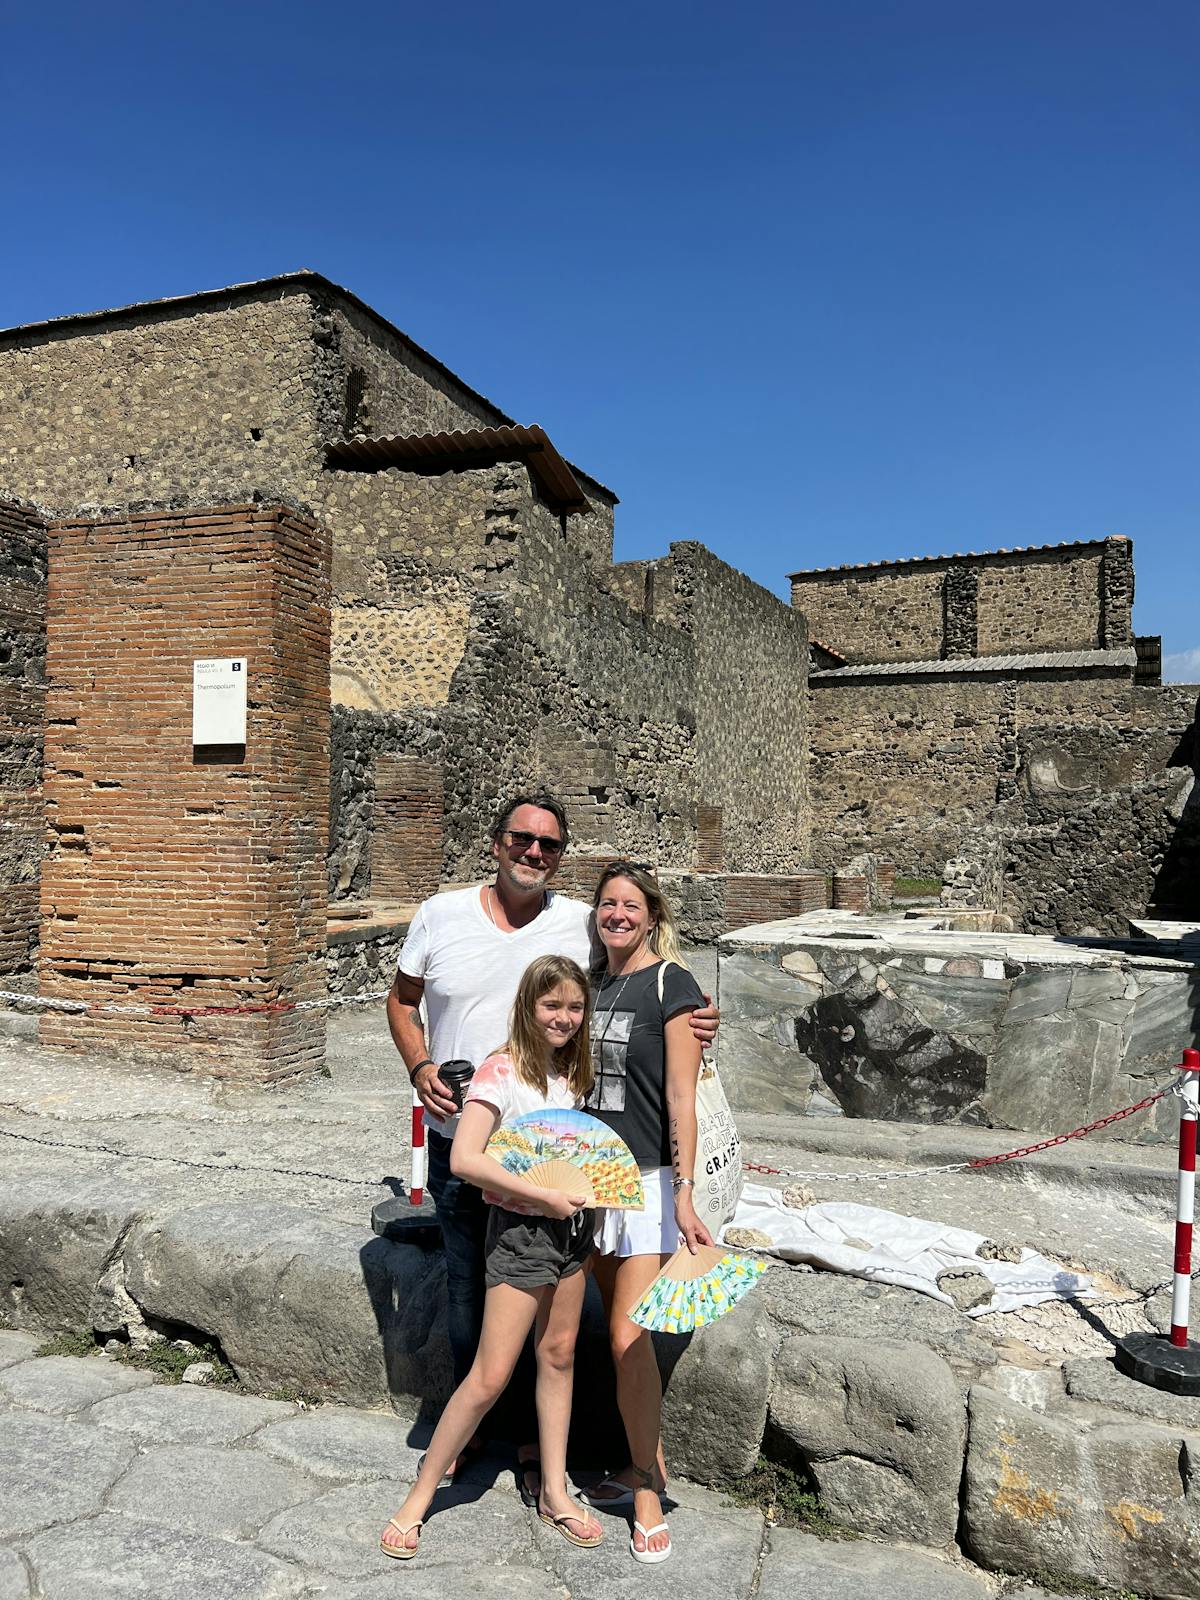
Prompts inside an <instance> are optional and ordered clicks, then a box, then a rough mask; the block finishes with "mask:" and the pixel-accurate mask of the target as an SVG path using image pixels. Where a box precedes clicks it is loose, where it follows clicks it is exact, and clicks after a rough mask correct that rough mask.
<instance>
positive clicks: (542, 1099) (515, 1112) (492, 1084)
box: [463, 1050, 582, 1217]
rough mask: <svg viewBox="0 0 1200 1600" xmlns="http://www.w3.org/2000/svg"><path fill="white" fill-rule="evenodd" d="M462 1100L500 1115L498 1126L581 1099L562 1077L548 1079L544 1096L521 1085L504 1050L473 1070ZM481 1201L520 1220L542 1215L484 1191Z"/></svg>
mask: <svg viewBox="0 0 1200 1600" xmlns="http://www.w3.org/2000/svg"><path fill="white" fill-rule="evenodd" d="M463 1099H464V1101H466V1100H482V1101H483V1103H484V1104H485V1105H489V1106H491V1107H492V1109H493V1110H494V1111H498V1112H499V1113H500V1123H505V1122H512V1121H514V1120H515V1119H516V1118H517V1117H523V1116H524V1115H525V1113H526V1112H527V1111H545V1110H547V1109H550V1108H553V1109H555V1110H559V1109H562V1110H578V1109H579V1107H580V1105H581V1104H582V1100H581V1097H580V1096H579V1095H575V1094H572V1093H571V1090H570V1088H569V1087H568V1085H567V1080H566V1079H565V1078H551V1079H550V1080H549V1082H548V1083H547V1085H546V1093H545V1094H542V1092H541V1090H540V1089H535V1088H533V1087H532V1086H531V1085H530V1084H528V1083H524V1082H522V1080H521V1079H520V1078H518V1077H517V1074H516V1070H515V1068H514V1067H513V1062H512V1057H511V1056H510V1055H509V1053H508V1051H507V1050H496V1051H494V1052H493V1054H491V1055H490V1056H488V1058H487V1060H486V1061H484V1062H483V1063H482V1064H481V1065H480V1066H478V1067H476V1069H475V1076H474V1077H473V1078H472V1079H471V1081H470V1083H468V1085H467V1089H466V1093H465V1095H464V1096H463ZM499 1125H500V1124H499V1123H498V1124H497V1126H499ZM483 1198H484V1199H485V1200H486V1201H487V1203H488V1205H490V1206H503V1207H504V1209H505V1210H506V1211H518V1212H520V1214H521V1215H522V1216H523V1217H537V1216H541V1215H543V1213H542V1212H540V1211H538V1209H537V1207H536V1206H527V1205H522V1204H521V1203H520V1202H518V1201H516V1200H510V1199H506V1198H505V1196H504V1195H502V1194H493V1193H491V1191H490V1190H488V1189H485V1190H484V1191H483Z"/></svg>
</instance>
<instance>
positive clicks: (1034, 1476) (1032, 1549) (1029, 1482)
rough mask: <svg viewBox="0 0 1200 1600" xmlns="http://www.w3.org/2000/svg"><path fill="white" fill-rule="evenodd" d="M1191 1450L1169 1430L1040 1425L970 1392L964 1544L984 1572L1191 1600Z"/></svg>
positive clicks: (1045, 1420)
mask: <svg viewBox="0 0 1200 1600" xmlns="http://www.w3.org/2000/svg"><path fill="white" fill-rule="evenodd" d="M1198 1451H1200V1439H1198V1438H1196V1437H1195V1436H1189V1435H1186V1434H1183V1433H1181V1432H1180V1431H1179V1430H1178V1429H1172V1428H1167V1427H1159V1426H1155V1425H1154V1424H1151V1423H1140V1422H1130V1423H1128V1424H1121V1423H1099V1424H1093V1423H1091V1422H1090V1419H1089V1418H1088V1417H1087V1415H1086V1413H1082V1412H1080V1413H1075V1412H1074V1410H1073V1409H1072V1410H1071V1411H1067V1412H1063V1413H1060V1414H1046V1415H1040V1414H1038V1413H1037V1412H1034V1411H1031V1410H1029V1409H1028V1408H1027V1407H1025V1406H1022V1405H1019V1404H1018V1403H1017V1402H1016V1401H1015V1400H1011V1399H1009V1398H1007V1397H1006V1396H1003V1395H1000V1394H997V1393H996V1392H994V1391H993V1390H991V1389H988V1388H985V1387H983V1386H982V1385H980V1384H976V1385H975V1387H974V1388H973V1389H972V1390H971V1397H970V1437H969V1443H968V1447H967V1471H966V1488H965V1497H964V1506H963V1533H964V1546H965V1548H966V1550H967V1552H968V1554H970V1555H971V1556H973V1557H974V1558H975V1560H977V1561H979V1562H980V1563H981V1564H982V1565H984V1566H986V1567H991V1568H995V1569H1000V1570H1004V1571H1017V1572H1038V1571H1044V1572H1051V1571H1053V1572H1065V1573H1069V1574H1071V1575H1072V1576H1074V1577H1077V1578H1083V1579H1088V1580H1090V1581H1092V1582H1094V1583H1098V1584H1102V1585H1103V1586H1104V1587H1105V1588H1106V1589H1111V1588H1128V1589H1133V1590H1136V1591H1137V1592H1139V1593H1145V1594H1152V1595H1156V1596H1162V1597H1171V1600H1194V1597H1195V1596H1197V1595H1200V1566H1198V1565H1197V1556H1198V1554H1200V1519H1198V1516H1197V1510H1198V1506H1197V1489H1196V1483H1195V1464H1196V1461H1197V1452H1198Z"/></svg>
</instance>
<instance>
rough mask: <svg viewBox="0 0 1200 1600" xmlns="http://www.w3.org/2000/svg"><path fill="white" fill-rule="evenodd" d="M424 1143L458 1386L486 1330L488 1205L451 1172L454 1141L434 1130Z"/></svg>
mask: <svg viewBox="0 0 1200 1600" xmlns="http://www.w3.org/2000/svg"><path fill="white" fill-rule="evenodd" d="M425 1142H426V1145H427V1146H428V1160H429V1192H430V1194H431V1195H432V1196H433V1204H434V1208H435V1209H436V1211H437V1218H438V1222H439V1223H440V1224H441V1228H442V1243H443V1245H444V1246H445V1250H446V1318H447V1323H448V1331H449V1334H450V1352H451V1355H452V1356H453V1358H454V1384H455V1387H456V1388H457V1387H458V1385H459V1384H460V1383H461V1382H462V1381H463V1379H464V1378H465V1377H466V1375H467V1373H468V1372H470V1370H471V1363H472V1362H473V1361H474V1360H475V1352H476V1350H477V1349H478V1348H479V1332H480V1329H481V1328H482V1327H483V1296H484V1284H483V1241H484V1236H485V1235H486V1233H487V1218H488V1207H487V1206H486V1205H485V1204H484V1200H483V1193H482V1191H481V1190H479V1189H477V1188H476V1187H475V1185H474V1184H473V1183H467V1182H465V1181H464V1180H463V1179H462V1178H456V1177H455V1176H454V1174H453V1173H452V1172H451V1171H450V1146H451V1143H452V1142H453V1141H452V1140H450V1139H443V1137H442V1135H441V1134H440V1133H435V1132H434V1131H433V1129H432V1128H430V1129H429V1130H428V1132H427V1133H426V1136H425Z"/></svg>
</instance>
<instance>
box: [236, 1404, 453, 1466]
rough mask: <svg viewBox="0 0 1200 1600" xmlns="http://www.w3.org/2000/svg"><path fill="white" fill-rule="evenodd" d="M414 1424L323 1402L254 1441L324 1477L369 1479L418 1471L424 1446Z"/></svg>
mask: <svg viewBox="0 0 1200 1600" xmlns="http://www.w3.org/2000/svg"><path fill="white" fill-rule="evenodd" d="M411 1428H412V1424H411V1423H410V1422H407V1421H405V1420H404V1419H402V1418H400V1417H391V1416H386V1415H384V1414H383V1413H379V1414H374V1413H372V1412H366V1411H353V1410H351V1409H350V1408H349V1407H348V1406H321V1407H320V1409H319V1410H316V1411H303V1412H301V1413H300V1414H299V1415H296V1416H291V1417H288V1418H287V1419H286V1420H284V1421H282V1422H276V1423H273V1424H272V1425H271V1426H270V1427H268V1428H264V1429H263V1430H262V1432H261V1433H259V1434H257V1435H256V1437H255V1440H254V1443H255V1445H256V1446H257V1448H258V1449H260V1450H266V1451H267V1452H268V1453H269V1454H270V1455H273V1456H277V1457H278V1458H279V1459H280V1460H281V1461H286V1462H289V1463H290V1464H291V1465H292V1466H295V1467H300V1468H302V1469H303V1470H304V1471H306V1472H314V1473H316V1474H318V1476H320V1477H322V1478H338V1479H341V1480H343V1481H345V1480H350V1481H353V1482H358V1483H368V1482H373V1481H376V1480H378V1479H379V1478H390V1479H393V1480H395V1481H396V1482H397V1483H409V1482H411V1481H412V1479H413V1478H415V1477H416V1475H417V1461H418V1460H419V1458H420V1455H421V1451H422V1450H423V1449H424V1446H423V1445H412V1444H409V1442H408V1437H409V1433H410V1431H411Z"/></svg>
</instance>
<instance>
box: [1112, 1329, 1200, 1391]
mask: <svg viewBox="0 0 1200 1600" xmlns="http://www.w3.org/2000/svg"><path fill="white" fill-rule="evenodd" d="M1115 1359H1116V1363H1117V1370H1118V1371H1119V1372H1124V1373H1126V1374H1127V1375H1128V1376H1129V1377H1131V1378H1136V1379H1137V1381H1138V1382H1139V1383H1148V1384H1149V1385H1150V1386H1151V1388H1153V1389H1165V1390H1166V1391H1167V1392H1168V1393H1169V1394H1200V1344H1197V1342H1196V1341H1195V1339H1189V1340H1188V1342H1187V1344H1186V1345H1173V1344H1172V1343H1171V1341H1170V1339H1169V1338H1168V1337H1167V1336H1166V1334H1163V1333H1130V1334H1127V1335H1126V1336H1125V1338H1124V1339H1119V1340H1118V1341H1117V1349H1116V1357H1115Z"/></svg>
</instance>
